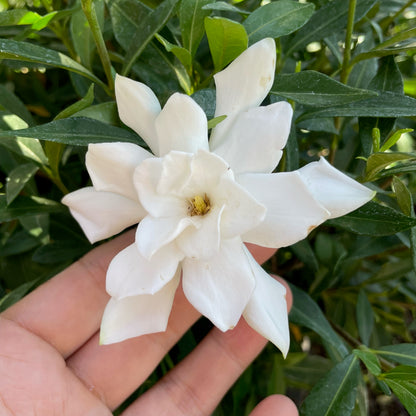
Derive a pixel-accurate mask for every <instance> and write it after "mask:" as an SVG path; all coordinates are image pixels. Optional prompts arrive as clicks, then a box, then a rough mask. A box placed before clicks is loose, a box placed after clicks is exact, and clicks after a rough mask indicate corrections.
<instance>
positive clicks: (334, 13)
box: [286, 0, 376, 55]
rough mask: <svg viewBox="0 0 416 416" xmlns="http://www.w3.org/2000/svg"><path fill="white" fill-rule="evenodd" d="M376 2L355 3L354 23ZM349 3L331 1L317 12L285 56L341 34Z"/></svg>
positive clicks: (339, 0)
mask: <svg viewBox="0 0 416 416" xmlns="http://www.w3.org/2000/svg"><path fill="white" fill-rule="evenodd" d="M375 2H376V0H362V1H359V2H357V3H358V4H357V7H356V9H355V21H358V20H360V19H361V18H362V17H364V16H365V15H366V14H367V12H368V11H369V10H370V9H371V7H372V6H373V5H374V3H375ZM348 9H349V2H348V1H345V0H333V1H330V2H328V3H326V4H325V5H324V6H322V7H321V8H320V9H319V10H317V11H316V12H315V13H314V14H313V16H312V17H311V19H310V20H309V21H308V23H306V25H304V26H303V27H302V28H301V29H300V30H299V31H298V32H297V33H296V35H295V36H294V38H293V39H292V40H291V41H290V43H289V45H288V50H287V52H286V53H287V54H288V55H290V54H291V53H292V52H296V51H298V50H300V49H302V48H303V47H304V46H306V45H307V44H309V43H311V42H313V41H315V40H321V39H324V38H326V37H327V36H330V35H332V34H335V33H339V32H341V31H342V30H343V29H344V28H345V27H346V24H347V20H348V19H347V17H348Z"/></svg>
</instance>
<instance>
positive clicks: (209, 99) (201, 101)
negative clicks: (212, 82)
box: [192, 88, 216, 120]
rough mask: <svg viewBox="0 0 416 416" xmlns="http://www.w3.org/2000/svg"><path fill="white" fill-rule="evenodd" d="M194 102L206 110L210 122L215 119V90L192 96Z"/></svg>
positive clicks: (205, 90)
mask: <svg viewBox="0 0 416 416" xmlns="http://www.w3.org/2000/svg"><path fill="white" fill-rule="evenodd" d="M192 98H193V99H194V101H195V102H196V103H197V104H198V105H199V106H200V107H201V108H202V109H203V110H204V113H205V114H206V115H207V118H208V120H209V119H212V118H214V114H215V99H216V97H215V90H214V89H208V88H206V89H204V90H199V91H197V92H196V93H194V94H192Z"/></svg>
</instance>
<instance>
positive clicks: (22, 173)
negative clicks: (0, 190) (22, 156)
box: [6, 163, 39, 205]
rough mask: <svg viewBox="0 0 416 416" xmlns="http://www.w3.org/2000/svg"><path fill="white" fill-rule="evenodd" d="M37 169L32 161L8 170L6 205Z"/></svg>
mask: <svg viewBox="0 0 416 416" xmlns="http://www.w3.org/2000/svg"><path fill="white" fill-rule="evenodd" d="M38 169H39V168H38V166H36V165H35V164H33V163H25V164H23V165H19V166H17V167H16V168H14V169H13V170H12V171H11V172H10V174H9V177H8V179H7V184H6V200H7V205H9V204H10V203H11V202H13V200H14V199H15V198H16V197H17V195H19V193H20V191H21V190H22V189H23V188H24V187H25V185H26V184H27V182H29V180H30V179H31V178H32V177H33V175H34V174H35V173H36V171H37V170H38Z"/></svg>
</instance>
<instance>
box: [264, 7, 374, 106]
mask: <svg viewBox="0 0 416 416" xmlns="http://www.w3.org/2000/svg"><path fill="white" fill-rule="evenodd" d="M271 4H272V3H271ZM270 92H271V93H272V94H277V95H279V96H281V97H284V98H288V99H290V100H293V101H296V102H298V103H300V104H305V105H310V106H315V107H330V106H334V105H341V104H345V103H350V102H353V101H359V100H363V99H366V98H369V97H371V96H376V95H377V93H376V92H374V91H369V90H362V89H359V88H352V87H349V86H347V85H344V84H342V83H340V82H338V81H336V80H334V79H332V78H330V77H328V76H327V75H324V74H321V73H320V72H316V71H302V72H298V73H295V74H282V75H278V76H277V77H276V79H275V82H274V84H273V87H272V89H271V91H270Z"/></svg>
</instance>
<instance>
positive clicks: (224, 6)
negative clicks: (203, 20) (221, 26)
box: [202, 1, 250, 14]
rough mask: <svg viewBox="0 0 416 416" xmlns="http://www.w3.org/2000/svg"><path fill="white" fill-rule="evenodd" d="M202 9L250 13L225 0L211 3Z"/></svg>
mask: <svg viewBox="0 0 416 416" xmlns="http://www.w3.org/2000/svg"><path fill="white" fill-rule="evenodd" d="M202 10H218V11H222V12H236V13H240V14H250V12H248V11H247V10H243V9H239V8H238V7H236V6H233V5H232V4H229V3H226V2H225V1H216V2H215V3H209V4H207V5H205V6H204V7H202Z"/></svg>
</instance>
